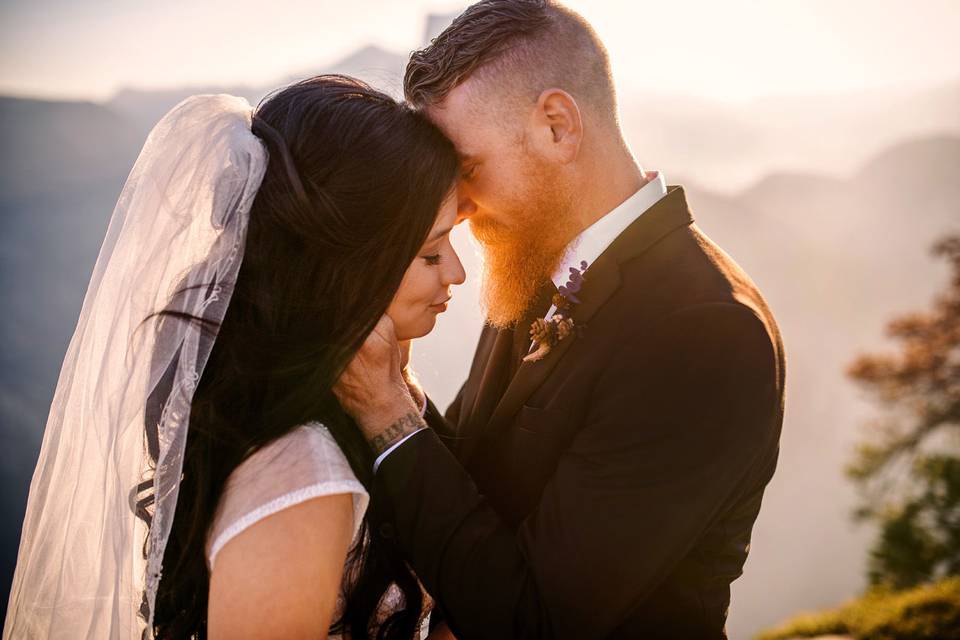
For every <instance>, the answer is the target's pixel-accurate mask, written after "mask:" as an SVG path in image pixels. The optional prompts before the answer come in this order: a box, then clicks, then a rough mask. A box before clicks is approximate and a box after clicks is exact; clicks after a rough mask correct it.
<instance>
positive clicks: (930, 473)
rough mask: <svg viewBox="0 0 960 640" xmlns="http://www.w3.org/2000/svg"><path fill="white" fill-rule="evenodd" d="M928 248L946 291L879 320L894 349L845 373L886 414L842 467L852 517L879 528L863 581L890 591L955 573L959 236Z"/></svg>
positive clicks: (959, 451)
mask: <svg viewBox="0 0 960 640" xmlns="http://www.w3.org/2000/svg"><path fill="white" fill-rule="evenodd" d="M933 252H934V255H936V256H939V257H942V258H944V259H946V260H947V261H948V262H949V263H950V266H951V269H952V277H951V280H950V283H949V285H948V288H947V290H946V292H944V293H943V294H941V295H939V296H938V297H937V298H936V299H935V301H934V304H933V308H932V310H930V311H927V312H922V313H913V314H909V315H906V316H904V317H900V318H897V319H895V320H893V321H892V322H890V323H889V324H888V325H887V335H888V337H889V338H891V339H892V340H894V341H896V342H897V343H898V345H899V349H898V350H897V351H896V352H895V353H892V354H880V355H863V356H860V357H859V358H858V359H857V360H856V361H855V362H854V363H853V364H852V365H851V366H850V368H849V369H848V372H847V373H848V375H849V376H850V377H851V378H852V379H853V380H854V381H856V382H857V383H858V384H859V385H860V386H861V387H863V388H864V389H866V390H867V391H868V392H869V393H870V394H871V395H872V396H873V397H874V398H875V399H876V400H877V402H878V403H879V404H880V406H881V407H883V408H884V409H885V410H886V411H885V417H884V418H882V419H881V420H878V421H877V422H875V423H873V424H871V425H870V427H871V429H870V431H871V434H870V438H869V440H868V441H867V442H864V443H862V444H860V446H859V447H858V449H857V451H856V455H855V457H854V459H853V461H852V462H851V464H850V465H849V467H848V468H847V473H848V475H849V476H850V477H851V478H852V479H853V480H854V481H855V482H857V483H858V485H859V486H860V488H861V492H862V496H863V501H862V504H861V506H860V508H859V509H858V510H857V513H856V515H857V516H858V517H859V518H862V519H866V520H871V521H874V522H876V523H878V524H879V527H880V532H879V535H878V537H877V539H876V540H875V542H874V545H873V547H872V548H871V551H870V563H869V579H870V582H871V584H874V585H886V586H889V587H893V588H905V587H909V586H912V585H916V584H919V583H922V582H926V581H930V580H935V579H938V578H940V577H942V576H944V575H958V574H960V235H952V236H948V237H946V238H944V239H942V240H941V241H940V242H938V243H937V244H936V245H935V246H934V249H933Z"/></svg>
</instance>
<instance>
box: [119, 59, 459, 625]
mask: <svg viewBox="0 0 960 640" xmlns="http://www.w3.org/2000/svg"><path fill="white" fill-rule="evenodd" d="M252 128H253V132H254V133H255V134H256V135H258V136H259V137H260V138H261V139H262V140H263V141H264V142H265V143H266V146H267V149H268V151H269V153H270V160H269V165H268V168H267V172H266V175H265V177H264V179H263V183H262V185H261V186H260V189H259V191H258V192H257V195H256V198H255V200H254V203H253V206H252V209H251V211H250V220H249V227H248V232H247V238H246V245H245V251H244V256H243V262H242V265H241V268H240V272H239V275H238V277H237V282H236V286H235V288H234V292H233V297H232V299H231V300H230V303H229V306H228V308H227V312H226V315H225V317H224V320H223V323H222V325H221V326H220V327H219V333H218V335H217V339H216V342H215V344H214V346H213V350H212V351H211V353H210V358H209V360H208V362H207V365H206V367H205V369H204V372H203V375H202V377H201V379H200V381H199V383H198V385H197V389H196V392H195V394H194V398H193V404H192V409H191V414H190V429H189V432H188V435H187V446H186V450H185V454H184V460H183V475H182V480H181V484H180V493H179V498H178V501H177V508H176V513H175V516H174V520H173V527H172V530H171V532H170V537H169V539H168V541H167V546H166V551H165V553H164V559H163V572H162V579H161V581H160V586H159V589H158V592H157V598H156V606H155V613H154V631H155V633H156V634H157V636H158V637H160V638H185V637H201V638H202V637H205V636H206V621H207V597H208V596H207V593H208V589H209V579H210V576H209V572H208V569H207V565H206V557H205V550H204V546H205V542H206V536H207V532H208V530H209V528H210V525H211V521H212V518H213V514H214V512H215V509H216V507H217V503H218V501H219V499H220V496H221V494H222V493H223V489H224V486H225V484H226V481H227V478H228V477H229V475H230V473H231V472H232V471H233V470H234V469H236V468H237V466H238V465H239V464H240V463H241V462H243V461H244V460H245V459H246V458H247V457H248V456H249V455H251V454H252V453H253V452H255V451H257V450H258V449H260V448H261V447H263V446H264V445H266V444H268V443H270V442H271V441H273V440H275V439H277V438H279V437H281V436H283V435H284V434H286V433H288V432H290V431H291V430H293V429H294V428H296V427H297V426H299V425H303V424H305V423H308V422H313V421H319V422H322V423H323V424H324V425H325V426H326V427H327V428H328V429H329V430H330V432H331V433H332V435H333V437H334V438H335V439H336V441H337V443H338V445H339V446H340V448H341V449H342V450H343V452H344V454H345V455H346V457H347V459H348V461H349V462H350V465H351V467H352V468H353V470H354V472H355V473H356V475H357V477H358V478H359V479H360V481H361V482H363V483H364V484H365V485H366V486H368V487H369V486H370V483H371V479H372V478H371V476H372V467H373V459H372V455H371V453H370V450H369V448H368V446H367V444H366V442H365V441H364V439H363V437H362V435H361V433H360V431H359V429H358V428H357V427H356V425H355V424H354V423H353V422H352V420H351V419H350V418H349V417H348V416H347V415H345V414H344V412H343V411H342V409H341V407H340V405H339V403H338V402H337V400H336V398H335V396H334V395H333V393H332V391H331V389H332V386H333V384H334V382H335V381H336V379H337V378H338V377H339V375H340V373H341V372H342V371H343V369H344V367H345V366H346V365H347V363H348V362H349V361H350V359H351V358H352V356H353V355H354V354H355V353H356V351H357V350H358V349H359V347H360V345H361V344H362V343H363V340H364V339H365V338H366V336H367V335H368V334H369V333H370V331H372V329H373V327H374V325H375V324H376V322H377V320H378V319H379V318H380V317H381V315H382V314H383V313H384V312H385V311H386V309H387V307H388V306H389V304H390V301H391V300H392V298H393V296H394V294H395V293H396V291H397V289H398V288H399V286H400V282H401V280H402V278H403V274H404V272H405V271H406V269H407V267H408V266H409V264H410V262H411V261H412V260H413V259H414V258H415V257H416V253H417V251H418V250H419V248H420V246H421V245H422V244H423V242H424V241H425V239H426V237H427V235H428V234H429V231H430V229H431V227H432V226H433V223H434V221H435V219H436V216H437V213H438V210H439V207H440V205H441V203H442V202H443V201H444V199H445V198H446V197H447V196H448V195H449V194H450V192H451V189H452V188H453V185H454V183H455V180H456V177H457V171H458V166H459V162H458V159H457V156H456V152H455V151H454V148H453V146H452V144H451V143H450V141H449V140H447V139H446V138H445V137H444V136H443V135H442V133H440V131H439V130H438V129H437V128H436V127H434V126H433V125H432V124H431V123H430V122H429V121H428V120H427V119H426V118H425V117H423V116H422V115H421V114H419V113H417V112H416V111H414V110H413V109H412V108H410V107H408V106H406V105H403V104H400V103H398V102H397V101H395V100H394V99H392V98H391V97H389V96H387V95H385V94H383V93H380V92H378V91H376V90H374V89H372V88H371V87H369V86H367V85H366V84H363V83H361V82H359V81H357V80H354V79H352V78H347V77H343V76H319V77H315V78H311V79H309V80H305V81H302V82H299V83H297V84H295V85H293V86H290V87H287V88H285V89H283V90H281V91H279V92H277V93H275V94H273V95H272V96H270V97H269V98H267V99H266V100H265V101H264V102H263V103H261V105H260V106H259V107H258V108H257V111H256V113H255V115H254V120H253V127H252ZM158 315H160V316H164V317H163V322H169V321H187V322H189V321H194V320H196V319H193V318H189V317H183V316H182V315H181V314H178V313H177V312H175V311H173V310H171V309H166V310H163V311H160V312H159V314H158ZM161 324H162V323H161ZM160 330H162V329H160ZM158 395H159V396H162V393H161V394H158ZM161 400H162V397H159V398H158V399H157V401H156V402H157V403H159V402H160V401H161ZM152 402H153V401H151V403H152ZM151 403H148V404H151ZM154 404H155V403H154ZM157 409H158V407H156V406H148V407H147V416H148V419H147V420H146V441H147V447H148V450H150V452H151V456H152V457H154V460H155V453H154V451H155V443H156V440H157V434H156V431H157V423H156V421H155V420H153V419H152V417H155V415H156V414H157ZM136 490H137V491H138V492H139V493H137V497H138V498H139V500H138V501H137V505H136V506H137V512H138V514H139V515H140V516H141V517H143V518H144V520H146V521H147V523H148V524H149V523H150V516H149V514H150V512H151V505H152V504H153V496H152V495H151V490H152V483H151V482H150V480H149V479H148V480H146V481H145V482H144V483H142V484H141V485H140V486H138V487H137V488H136ZM345 575H347V576H350V578H351V579H350V580H346V581H345V586H346V588H347V599H346V607H345V609H344V612H343V615H342V616H341V618H340V619H339V620H337V621H336V622H335V624H334V626H333V629H332V630H333V631H341V632H342V631H346V632H348V633H350V634H351V635H352V636H353V637H355V638H365V637H367V636H368V635H369V633H370V630H371V628H372V624H373V622H374V620H375V616H376V610H377V605H378V604H379V602H380V599H381V597H382V596H383V594H384V593H385V591H386V590H387V589H388V588H389V587H390V585H391V584H396V585H397V587H398V588H399V589H400V590H401V592H402V595H403V603H404V607H403V609H402V610H400V611H398V612H396V613H394V614H393V615H392V616H390V618H388V620H387V621H386V622H385V623H384V624H383V625H381V626H380V628H379V632H378V634H377V637H378V638H411V637H412V636H413V635H414V632H415V630H416V627H417V623H418V620H419V617H420V613H421V608H422V604H423V603H422V594H421V591H420V587H419V584H418V582H417V580H416V578H415V577H414V576H413V574H412V573H411V571H410V569H409V568H408V567H407V566H406V564H405V563H404V561H403V560H402V558H401V557H400V556H399V553H398V552H397V551H396V550H395V549H394V548H392V547H387V546H385V545H383V544H382V543H380V542H379V541H378V539H377V537H376V536H370V535H368V533H367V524H366V520H365V521H364V523H363V525H362V527H361V534H360V535H359V536H358V543H357V544H356V545H355V546H354V548H353V549H351V551H350V554H349V556H348V560H347V570H346V572H345Z"/></svg>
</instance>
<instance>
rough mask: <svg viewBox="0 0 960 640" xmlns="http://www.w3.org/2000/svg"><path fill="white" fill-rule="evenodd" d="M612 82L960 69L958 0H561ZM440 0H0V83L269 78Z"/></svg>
mask: <svg viewBox="0 0 960 640" xmlns="http://www.w3.org/2000/svg"><path fill="white" fill-rule="evenodd" d="M567 4H568V5H569V6H571V7H572V8H574V9H576V10H577V11H579V12H581V13H582V14H583V15H584V16H585V17H586V18H587V19H588V20H590V21H591V22H592V23H593V25H594V26H595V28H596V29H597V31H598V32H599V34H600V36H601V37H602V38H603V40H604V41H605V43H606V44H607V46H608V48H609V50H610V53H611V57H612V59H613V65H614V73H615V75H616V78H617V81H618V84H619V86H620V90H621V92H628V93H641V92H657V93H672V94H678V93H679V94H686V95H691V96H695V97H700V98H705V99H712V100H720V101H726V102H738V101H746V100H751V99H754V98H758V97H763V96H771V95H784V94H790V95H792V94H819V93H833V92H840V91H847V90H858V89H864V88H877V87H890V86H900V87H904V88H915V87H924V86H935V85H938V84H941V83H946V82H950V81H952V80H956V79H957V78H960V38H957V37H956V34H958V33H960V0H916V1H913V2H903V1H902V0H898V1H891V0H726V1H718V0H661V1H660V2H645V1H643V0H632V1H619V0H569V2H567ZM465 5H466V3H463V2H457V1H450V0H405V1H398V0H393V1H390V0H351V1H350V2H331V1H328V0H319V1H318V0H313V1H310V2H306V1H295V0H270V1H269V2H263V1H262V0H261V1H259V2H253V1H250V0H231V1H227V0H152V1H150V2H147V1H144V0H97V1H91V0H0V93H2V94H13V95H27V96H34V97H48V98H71V99H93V100H104V99H108V98H109V97H110V96H111V95H112V94H113V93H114V92H116V91H117V90H118V89H120V88H124V87H136V88H163V87H173V86H183V85H203V84H207V85H209V84H224V85H230V84H252V85H258V86H259V85H263V84H270V83H278V82H280V81H282V80H284V79H285V78H287V77H289V76H290V75H291V74H303V75H305V74H306V73H309V72H310V71H311V70H312V69H314V68H318V67H321V66H324V65H327V64H330V63H332V62H335V61H336V60H337V59H339V58H341V57H343V56H345V55H347V54H349V53H350V52H351V51H353V50H355V49H357V48H359V47H361V46H364V45H366V44H371V43H372V44H377V45H379V46H381V47H384V48H387V49H391V50H395V51H398V52H409V51H410V50H412V49H414V48H417V47H419V46H420V45H421V44H422V42H423V33H424V23H425V17H426V15H427V14H429V13H432V12H440V13H446V12H455V11H459V10H460V9H462V8H463V7H464V6H465Z"/></svg>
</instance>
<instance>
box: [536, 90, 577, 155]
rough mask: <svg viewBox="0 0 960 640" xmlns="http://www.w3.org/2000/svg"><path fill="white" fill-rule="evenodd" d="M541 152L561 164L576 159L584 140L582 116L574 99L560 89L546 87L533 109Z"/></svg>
mask: <svg viewBox="0 0 960 640" xmlns="http://www.w3.org/2000/svg"><path fill="white" fill-rule="evenodd" d="M534 126H535V127H536V130H537V136H536V140H537V142H538V146H539V147H540V151H541V152H542V153H543V154H544V155H546V156H547V157H550V158H553V159H554V160H555V161H556V162H559V163H560V164H569V163H571V162H573V161H574V160H576V159H577V156H578V155H579V153H580V144H581V143H582V142H583V118H582V117H581V114H580V107H579V106H577V101H576V100H574V99H573V96H571V95H570V94H569V93H567V92H566V91H564V90H563V89H546V90H544V91H543V92H542V93H541V94H540V97H539V98H538V99H537V105H536V108H535V110H534Z"/></svg>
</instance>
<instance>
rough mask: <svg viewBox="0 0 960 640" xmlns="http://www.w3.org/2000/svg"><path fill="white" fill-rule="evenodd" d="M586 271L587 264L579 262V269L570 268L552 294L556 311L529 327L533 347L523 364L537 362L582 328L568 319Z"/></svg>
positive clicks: (577, 300) (538, 319) (576, 300)
mask: <svg viewBox="0 0 960 640" xmlns="http://www.w3.org/2000/svg"><path fill="white" fill-rule="evenodd" d="M586 270H587V262H586V261H585V260H581V261H580V268H579V269H577V268H576V267H570V277H569V278H568V279H567V283H566V284H565V285H563V286H562V287H560V288H559V289H557V292H556V293H555V294H553V300H552V302H553V306H555V307H556V308H557V310H556V311H555V312H554V313H553V315H552V316H550V318H549V319H547V318H537V319H536V320H534V321H533V324H531V325H530V339H531V340H532V341H533V346H534V347H535V348H534V350H533V351H531V352H530V353H529V354H527V355H526V356H525V357H524V358H523V361H524V362H537V361H538V360H542V359H543V357H544V356H546V355H547V354H548V353H550V350H551V349H553V347H554V346H556V345H557V344H558V343H559V342H560V341H561V340H563V339H565V338H566V337H567V336H569V335H570V334H572V333H578V332H579V331H580V330H582V327H579V326H577V325H576V324H575V323H574V322H573V318H571V317H570V311H571V310H572V309H573V307H574V306H575V305H578V304H580V299H579V298H578V297H577V293H578V292H579V291H580V286H581V285H582V284H583V281H584V276H583V272H584V271H586Z"/></svg>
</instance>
